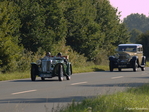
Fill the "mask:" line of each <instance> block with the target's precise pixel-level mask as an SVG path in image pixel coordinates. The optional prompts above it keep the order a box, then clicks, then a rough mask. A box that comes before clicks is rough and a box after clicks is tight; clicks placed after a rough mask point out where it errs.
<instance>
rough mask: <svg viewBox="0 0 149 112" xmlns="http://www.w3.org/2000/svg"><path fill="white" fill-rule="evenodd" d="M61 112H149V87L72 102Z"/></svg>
mask: <svg viewBox="0 0 149 112" xmlns="http://www.w3.org/2000/svg"><path fill="white" fill-rule="evenodd" d="M60 112H149V85H144V86H142V87H138V88H131V89H129V90H127V91H126V92H118V93H115V94H112V95H101V96H97V97H96V98H92V99H85V100H83V101H82V102H81V103H75V102H72V104H71V105H68V107H65V108H63V109H61V111H60Z"/></svg>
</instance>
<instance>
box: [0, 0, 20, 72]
mask: <svg viewBox="0 0 149 112" xmlns="http://www.w3.org/2000/svg"><path fill="white" fill-rule="evenodd" d="M14 5H15V4H13V2H7V1H4V2H0V9H1V10H0V68H1V70H2V71H11V70H13V69H15V68H16V67H17V59H18V58H19V56H20V52H21V48H22V47H19V46H18V43H19V41H18V36H19V27H20V20H19V19H18V15H17V14H18V13H17V10H16V7H14Z"/></svg>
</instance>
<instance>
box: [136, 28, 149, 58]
mask: <svg viewBox="0 0 149 112" xmlns="http://www.w3.org/2000/svg"><path fill="white" fill-rule="evenodd" d="M137 43H140V44H142V45H143V49H144V55H145V56H146V57H147V59H149V52H148V49H149V44H148V43H149V31H148V32H146V33H143V34H141V35H140V36H139V37H138V38H137Z"/></svg>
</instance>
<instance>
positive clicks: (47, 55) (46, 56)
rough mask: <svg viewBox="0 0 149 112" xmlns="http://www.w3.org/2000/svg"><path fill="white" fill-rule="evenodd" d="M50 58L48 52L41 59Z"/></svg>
mask: <svg viewBox="0 0 149 112" xmlns="http://www.w3.org/2000/svg"><path fill="white" fill-rule="evenodd" d="M50 57H51V53H50V52H46V55H45V57H43V59H49V58H50Z"/></svg>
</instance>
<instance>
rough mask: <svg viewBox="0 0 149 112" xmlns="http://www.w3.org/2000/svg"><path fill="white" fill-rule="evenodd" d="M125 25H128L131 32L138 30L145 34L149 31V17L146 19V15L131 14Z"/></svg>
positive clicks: (125, 20)
mask: <svg viewBox="0 0 149 112" xmlns="http://www.w3.org/2000/svg"><path fill="white" fill-rule="evenodd" d="M123 23H125V24H126V26H127V27H128V29H129V31H131V30H133V29H137V30H139V31H141V32H143V33H144V32H146V31H148V29H149V17H146V16H145V15H144V14H138V13H134V14H130V15H129V16H127V17H126V18H124V21H123Z"/></svg>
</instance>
